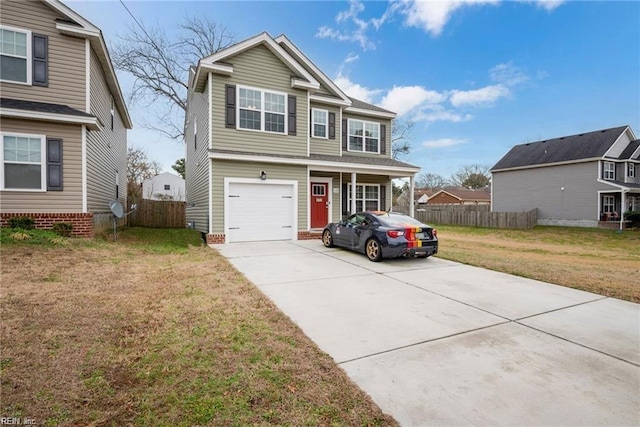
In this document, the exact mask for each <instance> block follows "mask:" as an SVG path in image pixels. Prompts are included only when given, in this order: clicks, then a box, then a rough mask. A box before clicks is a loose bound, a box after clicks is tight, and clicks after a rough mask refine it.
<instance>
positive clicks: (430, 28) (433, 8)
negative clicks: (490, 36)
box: [401, 0, 499, 36]
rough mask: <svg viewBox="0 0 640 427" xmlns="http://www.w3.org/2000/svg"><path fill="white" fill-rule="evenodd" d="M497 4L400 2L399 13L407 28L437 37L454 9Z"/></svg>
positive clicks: (483, 0) (489, 0)
mask: <svg viewBox="0 0 640 427" xmlns="http://www.w3.org/2000/svg"><path fill="white" fill-rule="evenodd" d="M497 3H499V1H498V0H448V1H424V0H402V3H401V4H402V8H401V12H402V13H403V14H404V15H405V23H406V24H407V25H408V26H410V27H418V28H422V29H423V30H424V31H426V32H427V33H430V34H431V35H432V36H438V35H440V33H441V32H442V30H443V28H444V26H445V25H446V24H447V22H448V21H449V19H450V18H451V14H452V13H453V12H454V11H455V10H456V9H459V8H461V7H464V6H475V5H485V4H497Z"/></svg>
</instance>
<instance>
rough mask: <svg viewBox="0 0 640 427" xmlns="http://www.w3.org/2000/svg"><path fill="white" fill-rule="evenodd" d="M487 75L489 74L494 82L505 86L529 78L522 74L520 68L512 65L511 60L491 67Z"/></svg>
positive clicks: (522, 81) (513, 84)
mask: <svg viewBox="0 0 640 427" xmlns="http://www.w3.org/2000/svg"><path fill="white" fill-rule="evenodd" d="M489 76H491V80H493V81H494V82H497V83H501V84H504V85H507V86H515V85H517V84H520V83H524V82H526V81H527V80H529V76H527V75H526V74H524V73H523V72H522V71H521V70H520V68H518V67H516V66H515V65H513V63H512V62H511V61H509V62H507V63H504V64H498V65H496V66H495V67H493V68H492V69H491V70H489Z"/></svg>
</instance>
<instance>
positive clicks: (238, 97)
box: [236, 85, 289, 135]
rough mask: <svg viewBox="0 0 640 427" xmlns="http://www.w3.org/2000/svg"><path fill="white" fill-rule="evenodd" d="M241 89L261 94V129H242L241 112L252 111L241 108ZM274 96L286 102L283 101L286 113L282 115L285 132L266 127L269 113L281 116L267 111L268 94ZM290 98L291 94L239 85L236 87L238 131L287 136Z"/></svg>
mask: <svg viewBox="0 0 640 427" xmlns="http://www.w3.org/2000/svg"><path fill="white" fill-rule="evenodd" d="M241 89H245V90H252V91H255V92H260V129H249V128H243V127H240V110H248V111H251V109H249V108H242V107H240V90H241ZM267 93H269V94H273V95H279V96H282V97H284V101H283V105H284V113H283V114H282V115H283V116H284V120H283V124H284V130H283V131H282V132H274V131H271V130H265V125H266V119H265V115H266V114H267V113H271V114H278V115H279V114H280V113H275V112H272V111H267V110H266V109H265V102H266V99H265V98H266V96H265V95H266V94H267ZM288 96H289V94H287V93H285V92H280V91H277V90H269V89H261V88H257V87H252V86H245V85H242V86H241V85H237V86H236V130H242V131H249V132H264V133H272V134H276V135H287V134H288V130H289V129H288V128H289V126H288V120H287V118H288V117H289V105H288V104H289V103H288V102H287V97H288Z"/></svg>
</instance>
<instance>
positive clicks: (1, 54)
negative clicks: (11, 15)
mask: <svg viewBox="0 0 640 427" xmlns="http://www.w3.org/2000/svg"><path fill="white" fill-rule="evenodd" d="M30 56H31V32H30V31H28V30H19V29H17V28H11V27H0V63H1V64H0V80H2V81H7V82H15V83H25V84H31V59H30Z"/></svg>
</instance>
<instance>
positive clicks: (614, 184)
mask: <svg viewBox="0 0 640 427" xmlns="http://www.w3.org/2000/svg"><path fill="white" fill-rule="evenodd" d="M598 182H599V183H600V184H607V185H610V186H612V187H615V188H619V189H621V190H628V189H629V187H627V186H624V185H620V184H616V183H615V182H612V181H607V180H606V179H598ZM602 191H604V192H609V191H611V190H602Z"/></svg>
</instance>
